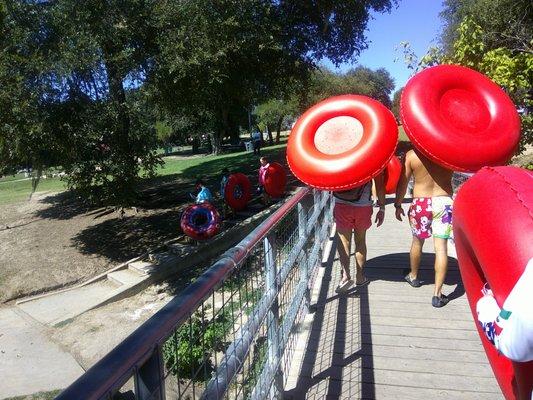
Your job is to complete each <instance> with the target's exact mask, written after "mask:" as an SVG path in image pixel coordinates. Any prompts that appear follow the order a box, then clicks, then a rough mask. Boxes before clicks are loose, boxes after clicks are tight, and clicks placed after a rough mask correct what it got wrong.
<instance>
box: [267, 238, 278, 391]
mask: <svg viewBox="0 0 533 400" xmlns="http://www.w3.org/2000/svg"><path fill="white" fill-rule="evenodd" d="M263 248H264V252H265V286H266V290H272V291H274V293H276V298H275V300H274V302H273V303H272V306H271V307H270V310H269V312H268V316H267V335H268V363H269V364H270V365H271V366H278V365H279V360H280V357H281V354H280V346H279V333H280V332H279V321H280V320H279V300H278V292H279V287H278V286H279V285H278V279H277V275H278V268H277V265H276V264H277V263H276V253H277V251H276V233H275V231H272V232H271V233H270V234H269V235H268V236H267V237H265V238H264V239H263ZM282 393H283V376H282V374H281V370H280V369H279V368H276V372H275V373H274V385H273V386H272V390H270V398H271V399H279V398H281V395H282Z"/></svg>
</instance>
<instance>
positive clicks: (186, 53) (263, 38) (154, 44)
mask: <svg viewBox="0 0 533 400" xmlns="http://www.w3.org/2000/svg"><path fill="white" fill-rule="evenodd" d="M395 3H396V1H395V0H366V1H364V2H354V1H350V2H337V1H332V0H327V1H322V2H320V4H314V3H312V2H311V3H310V2H307V1H301V0H298V1H273V0H272V1H263V0H246V1H241V0H219V1H215V2H213V1H208V0H191V1H181V0H170V1H164V2H160V1H155V0H109V1H103V0H87V1H75V0H53V1H52V0H42V1H22V0H8V1H5V2H2V3H0V5H1V7H0V33H1V35H0V107H1V109H2V113H0V173H1V172H4V171H12V170H13V169H16V168H17V167H32V168H33V169H34V170H39V171H40V170H42V169H44V168H47V167H51V166H61V167H63V168H64V169H65V171H66V172H67V174H68V176H69V178H68V184H69V186H70V187H71V188H74V189H77V190H78V191H79V193H80V194H81V195H82V196H83V197H84V198H85V199H87V200H90V201H91V202H100V203H105V204H114V205H121V206H123V205H131V204H133V203H135V201H136V188H137V183H138V181H139V180H140V179H141V178H142V177H143V176H150V175H152V174H153V173H154V171H155V169H156V167H157V165H158V164H159V162H160V160H159V158H158V157H157V156H156V155H155V153H154V149H155V146H156V145H157V143H158V139H157V134H156V130H155V125H156V121H160V122H161V123H164V124H165V126H166V127H168V128H169V129H170V130H169V129H167V131H166V132H165V135H166V136H165V137H166V138H169V137H174V138H177V139H180V140H188V139H190V138H191V137H193V136H198V135H201V134H203V135H205V134H207V135H208V136H209V137H210V138H211V143H212V145H213V150H214V152H218V151H219V150H220V144H221V141H222V139H224V138H230V139H231V140H232V141H234V142H237V141H238V140H239V128H240V127H243V126H244V127H248V117H249V116H248V114H249V112H251V111H252V110H253V106H254V105H257V104H260V103H262V102H264V101H267V100H270V99H282V100H284V101H285V100H287V99H289V98H291V97H292V96H291V95H292V93H293V92H296V91H297V90H296V89H295V88H297V87H304V86H305V84H307V83H308V82H309V79H310V76H311V73H312V72H313V71H314V68H315V66H316V63H318V62H319V61H320V60H321V59H322V58H323V57H328V58H330V59H331V60H332V61H333V62H334V63H340V62H343V61H347V60H353V59H354V58H355V57H357V55H358V54H359V53H360V51H361V50H362V49H364V48H366V46H367V44H366V38H365V36H364V30H365V28H366V24H367V21H368V18H369V13H370V12H371V11H378V12H384V11H389V10H390V9H391V7H392V6H393V5H394V4H395ZM360 72H361V71H360ZM378 92H379V93H377V95H376V96H379V95H380V94H381V92H380V91H379V90H378ZM382 101H386V99H385V98H383V99H382ZM278 121H279V118H278V119H277V122H278ZM276 125H277V126H279V123H277V124H276ZM159 133H161V130H160V131H159Z"/></svg>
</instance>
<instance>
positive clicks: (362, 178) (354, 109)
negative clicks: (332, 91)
mask: <svg viewBox="0 0 533 400" xmlns="http://www.w3.org/2000/svg"><path fill="white" fill-rule="evenodd" d="M397 142H398V126H397V125H396V120H395V118H394V116H393V115H392V113H391V112H390V110H389V109H387V108H386V107H385V106H384V105H383V104H381V103H380V102H378V101H376V100H374V99H371V98H369V97H366V96H358V95H344V96H336V97H331V98H329V99H327V100H324V101H322V102H320V103H318V104H316V105H314V106H313V107H311V108H310V109H309V110H307V111H306V112H305V113H304V114H303V115H302V116H301V117H300V118H299V119H298V121H297V122H296V124H295V125H294V128H293V129H292V131H291V134H290V136H289V142H288V143H287V162H288V164H289V168H290V169H291V171H292V173H293V174H294V175H295V176H296V177H297V178H298V179H299V180H300V181H302V182H304V183H306V184H308V185H310V186H313V187H316V188H318V189H324V190H348V189H351V188H354V187H357V186H359V185H361V184H363V183H365V182H368V181H369V180H370V179H372V178H373V177H374V176H376V175H377V174H379V173H380V172H381V171H382V170H383V169H384V168H385V166H386V164H387V162H388V161H389V159H390V157H391V156H392V155H393V154H394V150H395V148H396V143H397Z"/></svg>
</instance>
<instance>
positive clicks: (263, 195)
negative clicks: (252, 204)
mask: <svg viewBox="0 0 533 400" xmlns="http://www.w3.org/2000/svg"><path fill="white" fill-rule="evenodd" d="M259 164H260V165H261V166H260V167H259V187H258V188H257V189H258V192H259V193H260V194H261V199H262V201H263V204H264V205H268V204H270V196H269V195H268V193H267V192H266V190H265V177H266V173H267V171H268V167H270V163H269V162H268V160H267V159H266V157H261V158H260V159H259Z"/></svg>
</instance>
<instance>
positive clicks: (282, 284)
mask: <svg viewBox="0 0 533 400" xmlns="http://www.w3.org/2000/svg"><path fill="white" fill-rule="evenodd" d="M331 221H332V200H331V195H330V194H329V193H328V192H318V191H311V190H310V189H302V190H300V191H299V192H298V193H297V194H296V195H294V196H293V197H292V198H291V199H289V200H288V201H287V202H286V203H285V204H284V205H283V206H282V207H280V209H279V210H278V211H276V212H275V213H274V214H273V215H272V216H271V217H270V218H269V219H267V220H266V221H265V222H264V223H263V224H261V225H260V226H259V227H258V228H256V229H255V230H254V231H253V232H252V233H251V234H250V235H249V236H247V237H246V238H245V239H244V240H243V241H242V242H240V243H239V244H238V245H237V246H236V247H234V248H232V249H230V250H229V251H228V252H226V253H225V255H224V256H223V257H222V258H221V259H220V260H219V261H217V262H216V263H215V264H213V266H211V267H210V268H209V269H208V270H207V271H206V272H205V273H204V274H203V275H202V276H201V277H200V278H198V279H197V281H195V282H193V283H192V284H191V285H190V286H189V287H188V288H187V289H185V291H184V292H183V293H182V294H181V295H180V296H178V297H177V298H176V299H174V300H172V301H171V303H169V304H168V305H167V306H166V307H165V308H163V309H162V310H161V311H159V312H158V313H156V314H155V315H154V316H153V317H152V318H151V319H150V320H148V321H147V322H146V323H145V324H144V325H143V326H141V327H140V328H139V329H138V330H137V331H136V332H134V333H133V334H132V335H131V336H130V337H128V338H127V339H126V340H125V341H124V342H122V343H121V344H120V345H119V346H117V348H115V349H114V350H113V351H112V352H111V353H110V354H108V355H107V356H106V357H105V358H104V359H103V360H101V361H100V362H99V363H97V364H96V365H95V366H94V367H93V368H91V369H90V370H89V371H88V372H87V373H86V374H85V375H84V376H82V377H81V378H80V379H79V380H78V381H77V382H75V383H74V384H73V385H71V387H69V388H68V389H67V390H66V391H65V392H63V394H61V395H60V397H59V398H60V399H61V398H64V399H66V398H76V397H75V396H76V395H78V394H80V393H83V394H84V396H82V397H83V398H95V399H100V398H107V399H120V398H129V399H143V400H144V399H154V400H155V399H157V400H159V399H165V398H168V399H191V400H192V399H248V398H252V399H263V398H266V397H267V396H269V397H271V396H275V395H276V394H277V393H279V392H280V391H282V390H283V370H284V369H285V368H284V367H283V366H284V365H285V364H286V363H287V360H288V359H290V357H291V352H292V350H293V347H294V346H293V345H294V343H293V342H294V341H291V340H290V339H291V334H292V333H293V331H294V327H295V326H296V325H297V324H298V322H299V321H300V320H301V318H302V317H303V316H304V315H305V313H306V309H307V306H308V299H309V288H310V282H309V281H310V279H309V278H310V276H311V275H312V274H313V270H314V269H315V267H316V266H317V265H318V263H319V261H320V260H321V258H320V255H321V250H322V247H323V245H324V243H325V241H326V239H327V237H328V233H329V229H330V227H331ZM106 373H109V374H111V375H110V376H109V375H105V374H106ZM103 375H105V376H106V377H105V379H104V380H102V378H101V377H102V376H103ZM132 377H133V387H132V379H131V378H132ZM125 384H126V385H125ZM87 394H89V395H87ZM77 398H81V397H77Z"/></svg>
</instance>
